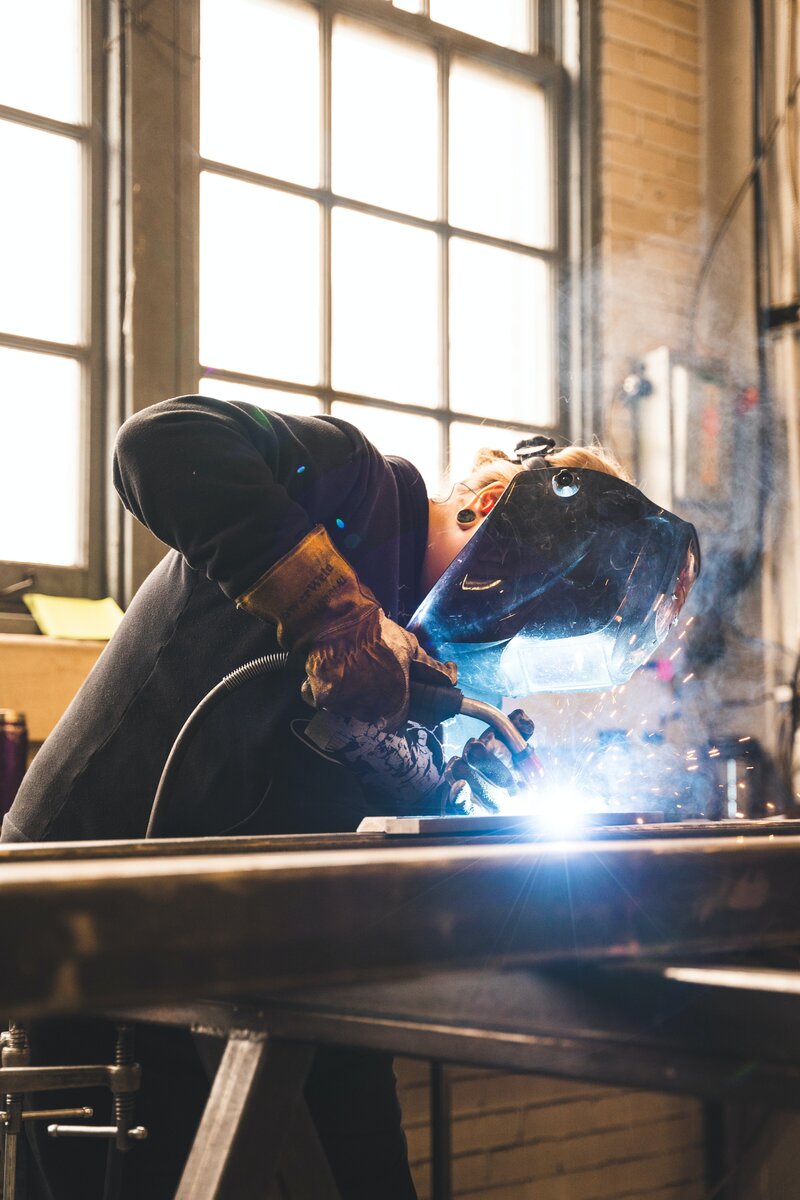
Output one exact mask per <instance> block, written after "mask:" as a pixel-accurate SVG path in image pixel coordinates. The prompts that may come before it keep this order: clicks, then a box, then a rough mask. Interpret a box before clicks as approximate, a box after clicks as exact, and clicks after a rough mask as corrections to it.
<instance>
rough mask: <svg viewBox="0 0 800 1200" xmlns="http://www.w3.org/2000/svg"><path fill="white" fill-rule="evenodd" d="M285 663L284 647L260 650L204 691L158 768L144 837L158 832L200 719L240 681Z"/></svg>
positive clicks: (240, 682) (240, 684) (248, 679)
mask: <svg viewBox="0 0 800 1200" xmlns="http://www.w3.org/2000/svg"><path fill="white" fill-rule="evenodd" d="M288 665H289V655H288V654H287V653H286V652H285V651H276V652H275V653H274V654H262V655H261V656H260V657H259V658H252V659H250V661H249V662H246V663H243V664H242V665H241V666H240V667H237V668H236V670H235V671H231V672H229V674H227V675H225V676H224V678H222V679H221V680H220V681H219V683H218V684H217V685H216V686H215V687H213V688H212V689H211V691H210V692H207V693H206V695H205V696H204V697H203V699H202V700H201V701H200V703H199V704H198V705H197V707H196V708H194V709H193V711H192V712H191V713H190V714H189V716H188V717H187V719H186V721H185V722H184V725H183V728H182V729H181V731H180V733H179V734H178V736H177V737H176V739H175V741H174V743H173V745H172V749H171V750H170V752H169V755H168V757H167V761H166V763H165V764H164V770H163V771H162V772H161V778H160V779H159V781H158V788H157V789H156V795H155V799H154V800H153V807H152V808H151V810H150V820H149V821H148V823H147V832H146V833H145V835H144V836H145V837H146V838H154V837H159V836H161V833H160V830H161V828H163V825H164V820H165V814H166V812H167V811H168V807H169V794H170V790H171V788H172V786H173V784H174V782H175V777H176V776H177V774H178V772H179V771H180V768H181V766H182V764H183V760H184V759H185V757H186V752H187V750H188V749H189V746H190V744H191V742H192V739H193V738H194V735H195V733H196V732H197V730H198V728H199V727H200V724H201V723H202V721H203V720H204V719H205V718H206V717H207V716H208V714H209V713H210V712H211V711H212V709H215V708H216V707H217V705H218V704H219V703H220V702H221V701H222V700H224V699H225V697H226V696H227V695H229V694H230V693H231V692H233V691H236V689H237V688H240V687H241V686H242V685H243V684H245V683H250V682H251V680H253V679H261V677H262V676H264V675H272V674H273V673H274V672H276V671H283V670H285V668H286V667H287V666H288Z"/></svg>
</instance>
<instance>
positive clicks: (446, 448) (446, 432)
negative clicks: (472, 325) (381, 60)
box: [426, 4, 450, 476]
mask: <svg viewBox="0 0 800 1200" xmlns="http://www.w3.org/2000/svg"><path fill="white" fill-rule="evenodd" d="M426 6H427V7H428V8H429V7H430V5H429V4H427V5H426ZM438 58H439V219H440V221H441V222H442V223H443V225H444V228H443V230H442V232H441V233H440V235H439V254H440V282H439V307H440V312H439V330H440V349H439V355H440V372H441V407H442V412H443V418H442V424H443V428H442V438H441V456H442V463H441V468H442V476H444V474H445V472H446V470H447V464H448V461H449V457H450V421H449V416H448V414H449V411H450V233H449V228H450V225H449V220H450V165H449V158H450V132H449V127H450V117H449V111H450V95H449V87H450V52H449V50H448V48H447V46H444V45H443V46H441V47H440V48H439V55H438Z"/></svg>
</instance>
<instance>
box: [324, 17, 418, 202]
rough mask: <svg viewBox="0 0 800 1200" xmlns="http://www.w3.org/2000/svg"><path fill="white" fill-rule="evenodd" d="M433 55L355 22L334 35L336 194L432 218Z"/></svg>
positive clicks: (341, 26) (337, 25) (337, 27)
mask: <svg viewBox="0 0 800 1200" xmlns="http://www.w3.org/2000/svg"><path fill="white" fill-rule="evenodd" d="M436 81H437V66H436V55H435V53H434V52H433V50H431V49H429V48H428V47H426V46H419V45H417V44H416V43H414V42H409V41H406V40H404V39H402V38H398V37H391V36H389V35H388V34H383V33H380V32H378V31H377V30H373V29H369V28H368V27H365V26H364V25H360V24H357V23H355V22H353V21H346V20H337V21H336V23H335V25H334V29H333V95H332V101H331V107H332V116H333V150H332V170H333V190H334V191H335V192H338V193H339V194H340V195H343V196H351V197H353V198H355V199H358V200H363V201H365V202H367V203H369V204H377V205H380V206H382V207H383V208H392V209H395V210H396V211H398V212H409V213H414V214H415V215H416V216H422V217H428V218H434V217H435V216H436V207H437V194H438V186H437V184H438V181H437V163H438V125H437V115H436V114H437V82H436Z"/></svg>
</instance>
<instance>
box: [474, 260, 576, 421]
mask: <svg viewBox="0 0 800 1200" xmlns="http://www.w3.org/2000/svg"><path fill="white" fill-rule="evenodd" d="M551 305H552V299H551V293H550V272H549V269H548V267H547V266H546V265H545V263H543V262H541V261H540V260H539V259H536V258H529V257H528V256H526V255H522V254H514V253H512V252H511V251H508V250H498V249H496V248H495V247H494V246H485V245H482V244H480V243H478V242H468V241H466V240H464V239H463V238H453V239H451V242H450V403H451V407H452V408H453V409H454V410H455V411H457V412H467V413H473V414H474V415H475V416H480V417H482V416H491V417H493V418H494V419H495V420H501V421H502V420H507V421H512V420H513V421H526V422H527V421H531V422H534V423H540V424H545V425H547V424H551V423H552V419H553V383H552V379H553V374H552V361H551V360H552V349H551V316H550V309H551Z"/></svg>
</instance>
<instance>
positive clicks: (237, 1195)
mask: <svg viewBox="0 0 800 1200" xmlns="http://www.w3.org/2000/svg"><path fill="white" fill-rule="evenodd" d="M313 1058H314V1047H313V1046H307V1045H304V1044H301V1043H299V1042H284V1041H276V1040H274V1039H272V1038H259V1039H249V1038H243V1037H231V1038H229V1040H228V1044H227V1046H226V1048H225V1053H224V1054H223V1056H222V1062H221V1063H220V1065H219V1069H218V1070H217V1074H216V1076H215V1077H214V1083H213V1084H212V1087H211V1094H210V1095H209V1098H208V1102H207V1104H206V1107H205V1111H204V1113H203V1117H202V1120H201V1121H200V1126H199V1128H198V1130H197V1134H196V1136H195V1139H194V1143H193V1145H192V1149H191V1153H190V1154H189V1158H188V1161H187V1163H186V1167H185V1168H184V1172H183V1176H182V1178H181V1182H180V1185H179V1187H178V1191H177V1193H176V1196H175V1200H263V1197H264V1196H265V1195H266V1194H267V1192H268V1191H269V1187H270V1183H271V1182H272V1180H273V1179H274V1177H275V1172H276V1169H277V1167H278V1162H279V1159H280V1155H281V1151H282V1149H283V1144H284V1141H285V1138H286V1134H287V1132H288V1130H289V1127H290V1125H291V1123H292V1121H293V1119H294V1116H295V1113H296V1111H297V1106H298V1103H299V1101H300V1100H301V1098H302V1094H303V1087H304V1085H305V1081H306V1078H307V1076H308V1072H309V1070H310V1068H311V1063H312V1061H313Z"/></svg>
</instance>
